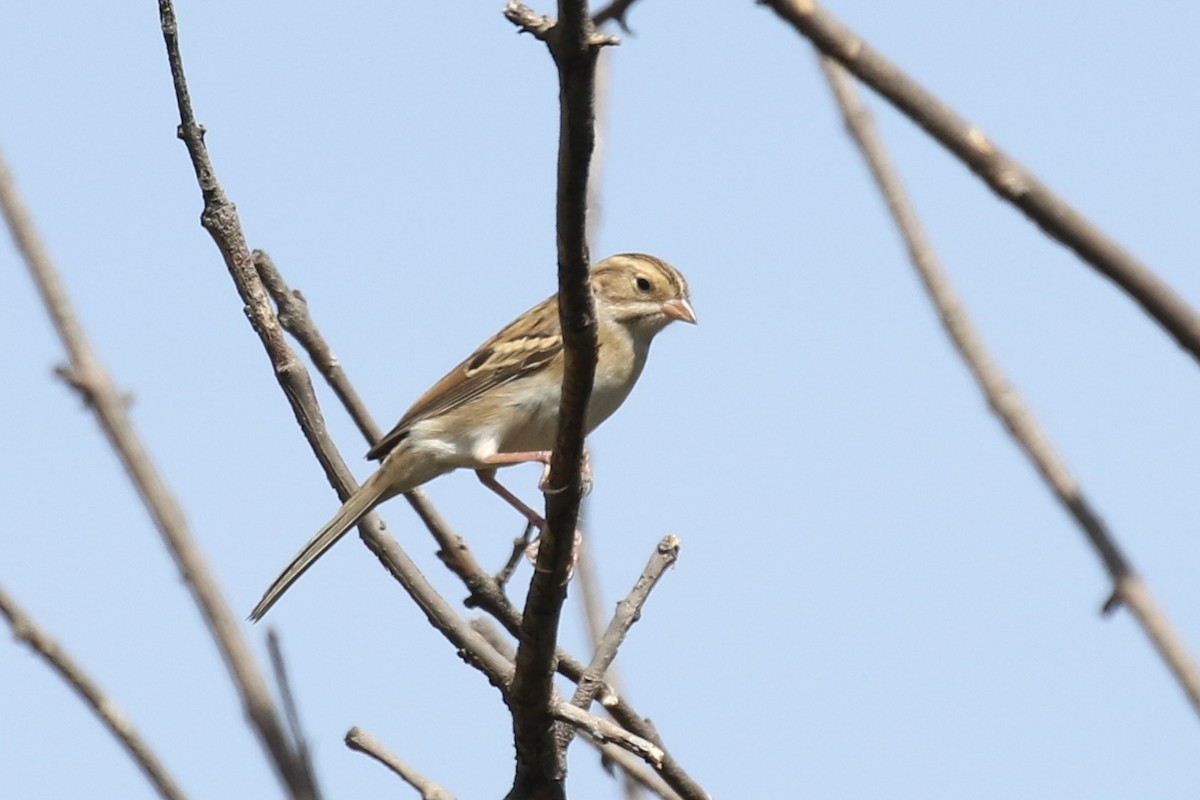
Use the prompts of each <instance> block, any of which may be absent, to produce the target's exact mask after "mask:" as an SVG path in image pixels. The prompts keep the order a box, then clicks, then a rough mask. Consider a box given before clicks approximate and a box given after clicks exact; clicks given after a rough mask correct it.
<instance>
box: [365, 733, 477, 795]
mask: <svg viewBox="0 0 1200 800" xmlns="http://www.w3.org/2000/svg"><path fill="white" fill-rule="evenodd" d="M346 747H349V748H350V749H351V750H357V751H358V752H360V753H365V754H366V755H368V756H370V757H371V758H373V759H375V760H376V761H378V762H379V763H380V764H383V765H384V766H385V767H387V768H388V769H390V770H391V771H392V772H394V773H396V774H397V775H399V776H400V778H401V780H403V781H404V782H405V783H407V784H408V785H409V786H411V787H413V788H414V789H416V790H417V792H418V793H419V794H420V795H421V800H454V795H452V794H450V792H449V790H447V789H444V788H442V787H441V786H438V785H437V784H436V783H434V782H433V781H431V780H429V779H428V778H426V777H424V776H423V775H421V774H420V773H419V772H417V771H416V770H415V769H413V768H412V767H410V766H409V765H408V764H405V763H404V762H403V761H401V760H400V759H399V758H397V757H396V756H395V755H393V754H392V753H391V752H390V751H389V750H388V749H387V748H386V747H384V746H383V745H382V744H380V743H379V742H378V741H376V739H375V737H373V736H371V734H369V733H367V732H366V731H364V730H363V729H362V728H360V727H358V726H357V725H355V726H354V727H353V728H351V729H350V730H348V731H346Z"/></svg>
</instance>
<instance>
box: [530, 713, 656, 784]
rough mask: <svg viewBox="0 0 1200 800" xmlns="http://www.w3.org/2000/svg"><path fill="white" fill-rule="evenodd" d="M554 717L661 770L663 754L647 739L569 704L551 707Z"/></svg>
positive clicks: (590, 737)
mask: <svg viewBox="0 0 1200 800" xmlns="http://www.w3.org/2000/svg"><path fill="white" fill-rule="evenodd" d="M553 713H554V717H555V718H556V719H560V720H562V721H563V722H566V723H567V724H569V725H571V726H572V727H574V728H577V729H578V730H579V731H580V732H581V733H583V734H584V735H586V736H587V737H588V738H589V739H591V740H592V741H595V742H601V743H612V744H617V745H620V746H621V747H623V748H625V749H626V750H628V751H629V752H631V753H635V754H637V755H638V756H640V757H641V758H643V759H644V760H645V761H646V762H647V763H649V764H651V765H653V766H654V768H655V769H658V770H661V769H662V767H663V759H664V758H665V754H664V753H663V751H662V748H661V747H659V746H658V745H656V744H654V743H653V742H651V741H649V740H648V739H643V738H642V737H641V736H637V735H635V734H632V733H630V732H629V731H627V730H625V729H624V728H622V727H621V726H620V725H617V724H616V723H614V722H610V721H609V720H607V719H605V718H604V717H597V716H595V715H593V714H589V713H587V712H586V711H583V710H582V709H580V708H576V707H575V706H573V705H571V704H570V703H557V704H555V705H554V707H553Z"/></svg>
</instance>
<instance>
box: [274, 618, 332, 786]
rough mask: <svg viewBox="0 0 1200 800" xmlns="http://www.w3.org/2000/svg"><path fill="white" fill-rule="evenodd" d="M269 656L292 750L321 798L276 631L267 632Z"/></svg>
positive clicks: (310, 753)
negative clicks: (311, 779) (310, 776)
mask: <svg viewBox="0 0 1200 800" xmlns="http://www.w3.org/2000/svg"><path fill="white" fill-rule="evenodd" d="M267 655H268V656H269V657H270V659H271V669H272V671H273V672H274V673H275V685H276V686H277V687H278V688H279V699H280V702H281V703H282V705H283V713H284V718H285V719H286V720H287V724H288V732H289V734H290V735H291V739H292V749H293V750H294V751H295V752H296V758H298V759H300V761H301V763H303V764H304V769H305V770H306V771H307V772H308V774H310V775H312V776H313V793H314V794H316V795H317V797H320V796H321V789H320V787H319V786H317V782H316V772H315V771H314V770H313V763H312V751H311V750H310V749H309V747H308V737H306V736H305V735H304V726H303V725H301V724H300V710H299V708H297V706H296V696H295V695H294V694H293V693H292V683H291V681H290V680H288V672H287V662H286V661H285V660H284V658H283V645H281V644H280V642H279V634H277V633H276V632H275V630H274V629H272V630H269V631H267Z"/></svg>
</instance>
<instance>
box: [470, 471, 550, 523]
mask: <svg viewBox="0 0 1200 800" xmlns="http://www.w3.org/2000/svg"><path fill="white" fill-rule="evenodd" d="M517 463H520V462H517ZM475 475H476V477H478V478H479V482H480V483H482V484H483V485H484V486H486V487H488V488H489V489H491V490H492V491H493V492H495V493H496V494H497V495H499V496H500V499H502V500H503V501H504V502H506V503H508V504H509V505H510V506H512V507H513V508H515V509H516V510H517V512H518V513H520V515H521V516H523V517H524V518H525V519H527V520H529V524H530V525H533V526H534V527H535V528H537V529H538V530H540V531H544V530H546V520H545V519H543V518H542V515H541V514H539V513H537V512H536V511H534V510H533V509H532V508H530V507H529V506H527V505H525V503H524V502H523V501H522V500H521V498H519V497H517V496H516V495H515V494H513V493H512V492H510V491H509V490H508V489H507V488H505V487H504V485H503V484H501V483H500V481H498V480H496V470H495V469H477V470H475Z"/></svg>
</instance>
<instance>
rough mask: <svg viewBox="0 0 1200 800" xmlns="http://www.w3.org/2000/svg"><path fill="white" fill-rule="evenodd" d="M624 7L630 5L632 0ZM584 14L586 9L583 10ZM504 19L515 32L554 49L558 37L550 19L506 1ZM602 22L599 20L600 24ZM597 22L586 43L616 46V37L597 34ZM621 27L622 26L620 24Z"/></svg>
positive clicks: (522, 4) (523, 5)
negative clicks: (530, 35) (515, 29)
mask: <svg viewBox="0 0 1200 800" xmlns="http://www.w3.org/2000/svg"><path fill="white" fill-rule="evenodd" d="M626 5H627V6H628V5H632V0H630V2H627V3H626ZM585 6H586V4H585ZM585 12H586V8H585ZM559 13H560V14H561V13H562V3H561V2H560V3H559ZM504 17H505V19H507V20H508V21H509V22H511V23H512V24H513V25H516V26H517V30H518V31H519V32H521V33H528V34H532V35H533V37H534V38H535V39H539V40H541V41H543V42H545V43H546V44H549V45H550V46H551V48H552V49H553V47H554V41H553V40H554V38H555V37H556V36H557V35H558V34H557V33H556V32H555V27H556V25H555V22H554V20H553V19H551V18H550V17H548V16H546V15H544V14H538V13H537V12H536V11H534V10H533V9H532V8H530V7H529V6H527V5H525V4H524V3H521V2H517V0H508V3H506V4H505V6H504ZM602 21H603V20H601V22H602ZM599 24H600V23H599V22H596V23H594V24H593V26H592V28H591V30H589V31H588V33H587V43H588V45H589V46H592V47H604V46H607V45H618V44H620V43H621V40H620V39H618V38H617V37H616V36H612V35H609V34H605V33H597V32H596V30H595V29H596V27H599ZM622 27H624V25H623V24H622Z"/></svg>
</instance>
